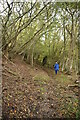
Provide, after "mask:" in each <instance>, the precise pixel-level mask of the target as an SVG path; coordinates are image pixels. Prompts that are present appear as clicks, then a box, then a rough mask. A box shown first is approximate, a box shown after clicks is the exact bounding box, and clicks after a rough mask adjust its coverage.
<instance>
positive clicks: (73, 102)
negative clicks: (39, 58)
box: [2, 57, 78, 120]
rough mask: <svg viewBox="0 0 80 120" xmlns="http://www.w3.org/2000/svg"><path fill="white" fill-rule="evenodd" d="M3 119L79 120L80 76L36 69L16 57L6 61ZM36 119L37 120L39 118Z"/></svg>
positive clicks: (46, 69)
mask: <svg viewBox="0 0 80 120" xmlns="http://www.w3.org/2000/svg"><path fill="white" fill-rule="evenodd" d="M2 64H3V75H2V78H3V79H2V92H3V98H2V110H3V111H2V112H3V118H7V117H8V118H61V117H62V118H65V117H69V118H75V117H76V116H77V111H78V109H77V107H78V87H69V86H70V85H74V84H75V80H76V79H77V76H76V75H75V74H73V75H66V74H64V73H61V72H58V74H57V75H55V74H54V70H53V69H50V68H46V67H41V66H39V65H35V66H34V67H33V68H32V67H31V66H30V65H29V64H27V63H25V61H22V60H21V57H16V58H15V59H13V60H12V62H10V61H9V60H8V61H7V60H6V59H4V58H3V63H2ZM35 120H36V119H35Z"/></svg>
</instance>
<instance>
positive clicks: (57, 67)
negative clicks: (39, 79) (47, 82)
mask: <svg viewBox="0 0 80 120" xmlns="http://www.w3.org/2000/svg"><path fill="white" fill-rule="evenodd" d="M54 70H55V74H56V75H57V72H58V71H59V64H58V63H57V62H56V63H55V65H54Z"/></svg>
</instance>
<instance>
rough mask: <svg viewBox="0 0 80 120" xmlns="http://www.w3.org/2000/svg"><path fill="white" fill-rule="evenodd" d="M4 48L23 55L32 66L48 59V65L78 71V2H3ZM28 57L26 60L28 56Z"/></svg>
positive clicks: (7, 51) (6, 50) (7, 53)
mask: <svg viewBox="0 0 80 120" xmlns="http://www.w3.org/2000/svg"><path fill="white" fill-rule="evenodd" d="M0 4H1V6H2V8H3V10H2V11H1V24H2V46H1V47H2V49H3V52H4V53H5V54H6V55H7V57H9V56H10V55H11V53H12V54H13V53H15V54H16V53H17V54H21V55H22V59H24V58H25V59H26V61H27V62H28V63H30V64H31V65H32V66H33V64H34V61H39V62H41V63H42V61H43V59H44V57H45V56H47V64H48V66H50V67H51V66H53V64H54V63H55V61H58V62H59V63H60V66H61V68H62V70H67V71H71V70H72V69H75V70H76V69H77V61H78V58H77V57H78V53H77V51H78V46H77V34H78V20H77V19H76V18H77V12H78V8H77V3H57V2H56V3H55V2H47V1H46V2H37V1H35V2H32V1H29V2H21V3H20V2H11V3H9V2H8V1H6V3H4V2H1V3H0ZM25 55H26V57H25Z"/></svg>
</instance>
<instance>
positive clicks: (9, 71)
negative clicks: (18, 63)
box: [4, 67, 18, 76]
mask: <svg viewBox="0 0 80 120" xmlns="http://www.w3.org/2000/svg"><path fill="white" fill-rule="evenodd" d="M4 70H6V71H7V72H8V73H10V74H12V75H15V76H17V75H18V74H16V73H15V72H14V71H11V70H9V69H7V68H6V67H4Z"/></svg>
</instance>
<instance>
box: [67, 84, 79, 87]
mask: <svg viewBox="0 0 80 120" xmlns="http://www.w3.org/2000/svg"><path fill="white" fill-rule="evenodd" d="M68 87H78V88H80V86H79V84H75V85H68Z"/></svg>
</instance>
